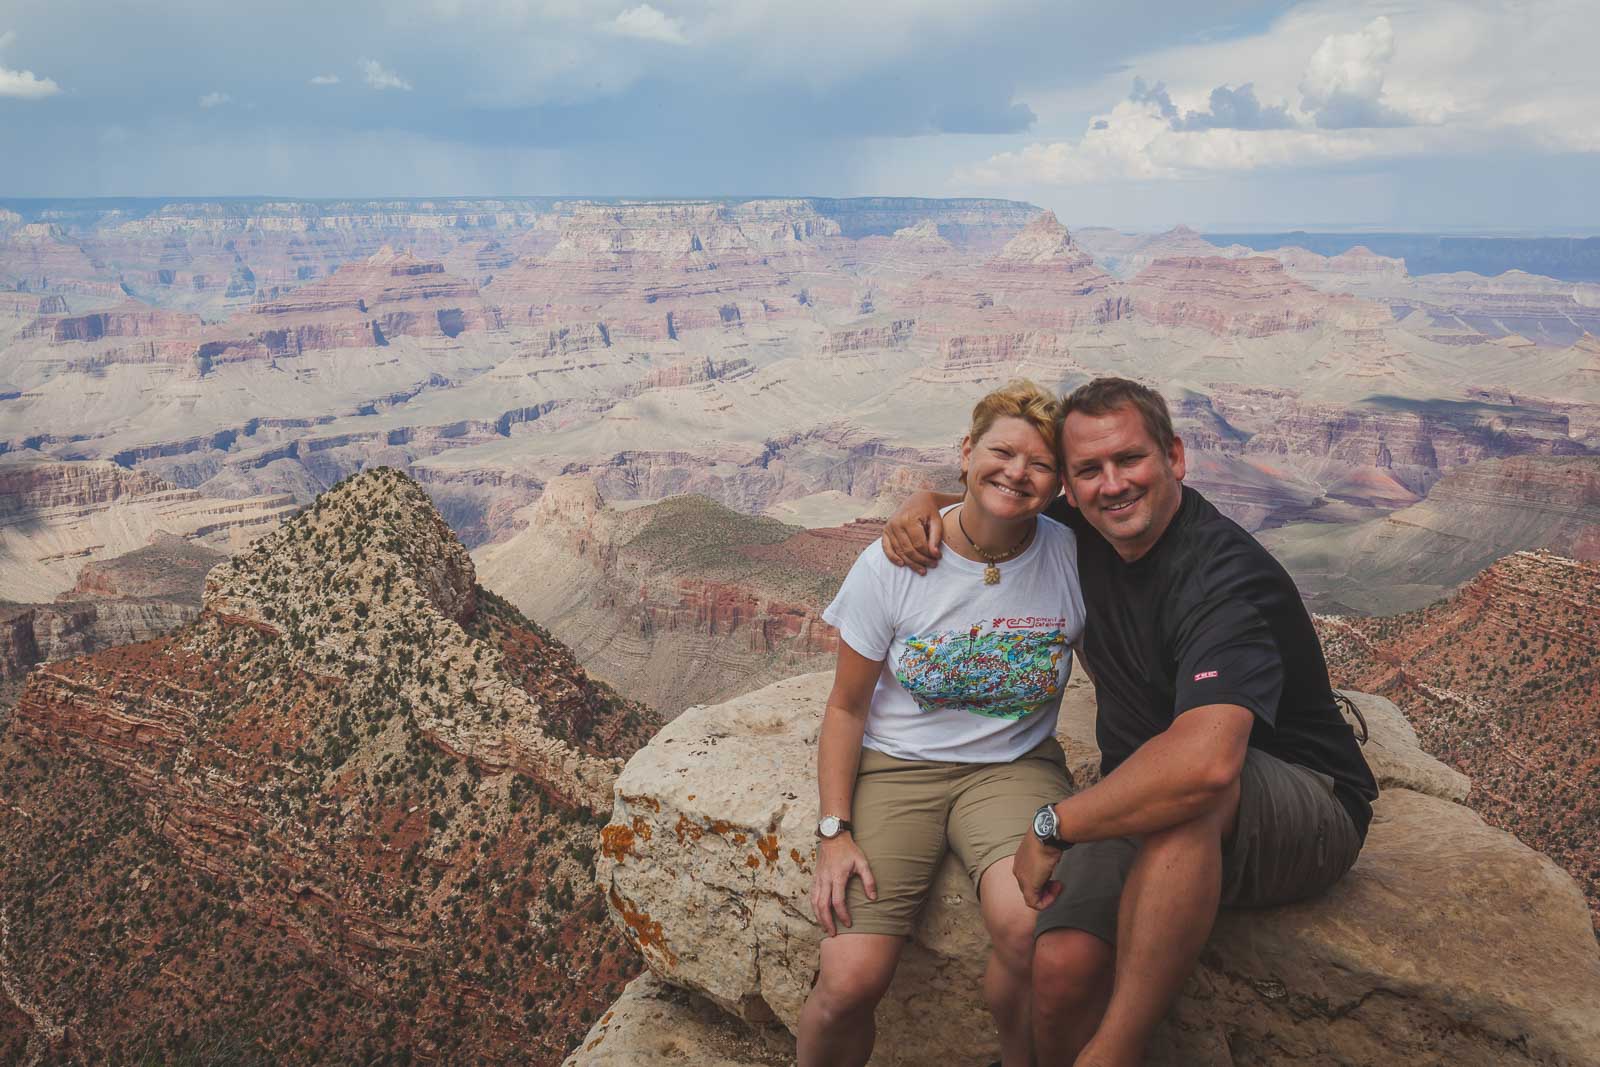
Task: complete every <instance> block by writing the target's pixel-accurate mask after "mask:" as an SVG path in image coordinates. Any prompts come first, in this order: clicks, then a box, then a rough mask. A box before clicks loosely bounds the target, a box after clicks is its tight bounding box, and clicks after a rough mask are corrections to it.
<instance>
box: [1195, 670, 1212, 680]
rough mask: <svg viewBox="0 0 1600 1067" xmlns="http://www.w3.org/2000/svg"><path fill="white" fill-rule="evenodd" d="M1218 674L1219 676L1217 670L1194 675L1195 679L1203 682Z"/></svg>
mask: <svg viewBox="0 0 1600 1067" xmlns="http://www.w3.org/2000/svg"><path fill="white" fill-rule="evenodd" d="M1216 676H1217V672H1216V671H1201V672H1200V673H1199V674H1197V675H1195V676H1194V680H1195V681H1197V682H1203V681H1205V680H1206V679H1207V678H1215V677H1216Z"/></svg>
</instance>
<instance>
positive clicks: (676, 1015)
mask: <svg viewBox="0 0 1600 1067" xmlns="http://www.w3.org/2000/svg"><path fill="white" fill-rule="evenodd" d="M793 1062H794V1039H793V1038H792V1037H790V1035H789V1032H788V1031H787V1030H785V1029H783V1027H781V1026H776V1025H771V1026H766V1027H762V1028H761V1030H760V1031H759V1032H758V1031H755V1030H752V1029H751V1028H750V1027H748V1026H745V1025H743V1024H741V1023H739V1022H738V1021H736V1020H734V1019H731V1018H729V1017H728V1016H727V1015H726V1014H724V1013H723V1012H720V1011H718V1010H717V1009H716V1008H714V1007H712V1006H711V1005H710V1004H707V1003H706V1002H705V1001H704V1000H702V999H701V998H699V997H697V996H695V995H694V994H693V993H690V992H689V991H688V990H686V989H682V988H679V987H678V986H674V985H669V984H668V983H666V982H663V981H662V980H661V979H659V978H657V977H656V976H655V975H654V974H652V973H650V972H649V971H646V972H645V973H644V974H641V975H640V976H639V977H637V978H635V979H634V980H633V981H632V982H629V983H628V988H627V989H625V990H623V992H622V996H621V998H619V999H618V1000H617V1002H616V1003H615V1004H613V1005H611V1007H610V1009H608V1010H607V1011H606V1013H605V1014H604V1015H602V1016H601V1017H600V1021H599V1022H597V1023H595V1024H594V1028H593V1029H591V1030H590V1031H589V1033H588V1034H587V1035H585V1036H584V1039H583V1041H582V1042H580V1043H579V1045H578V1047H577V1049H576V1050H575V1051H574V1052H573V1053H572V1055H571V1056H568V1057H567V1058H566V1060H565V1061H564V1062H563V1064H562V1067H786V1065H788V1064H792V1063H793Z"/></svg>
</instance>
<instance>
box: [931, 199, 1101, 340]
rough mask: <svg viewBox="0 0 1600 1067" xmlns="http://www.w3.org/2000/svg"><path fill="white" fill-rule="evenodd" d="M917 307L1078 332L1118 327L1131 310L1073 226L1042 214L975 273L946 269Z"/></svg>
mask: <svg viewBox="0 0 1600 1067" xmlns="http://www.w3.org/2000/svg"><path fill="white" fill-rule="evenodd" d="M906 300H907V302H908V303H910V304H911V305H912V306H915V307H922V308H927V309H929V312H932V311H933V310H934V309H939V310H941V311H944V312H946V313H949V312H965V313H966V314H965V315H964V316H963V321H969V322H970V321H972V319H973V316H972V314H971V313H972V312H982V313H983V314H982V316H980V317H979V319H980V321H981V320H982V319H994V320H997V321H1002V322H1005V321H1009V322H1014V323H1016V324H1018V325H1020V326H1022V327H1025V328H1034V329H1054V330H1073V329H1078V328H1080V327H1085V326H1093V325H1095V324H1100V323H1106V322H1112V321H1115V320H1117V319H1120V318H1122V317H1123V316H1124V315H1125V314H1126V311H1127V303H1126V300H1125V298H1124V297H1123V296H1122V295H1121V293H1120V292H1119V290H1118V288H1117V286H1116V283H1115V281H1114V279H1112V277H1111V276H1110V275H1109V274H1107V273H1106V272H1105V271H1103V270H1101V269H1100V267H1099V266H1097V265H1096V264H1095V262H1094V260H1093V258H1092V257H1090V255H1089V254H1088V253H1087V252H1085V251H1083V250H1082V249H1081V248H1079V247H1078V246H1077V245H1076V244H1074V243H1073V240H1072V237H1071V235H1070V234H1068V232H1067V228H1066V227H1065V226H1063V225H1061V223H1060V222H1058V221H1057V220H1056V217H1055V215H1053V214H1051V213H1050V212H1048V211H1046V212H1042V213H1041V214H1039V215H1038V216H1036V217H1035V218H1034V220H1033V221H1032V222H1030V223H1028V225H1027V226H1026V227H1025V228H1024V229H1023V231H1022V232H1021V233H1019V234H1017V236H1016V237H1014V238H1012V239H1011V240H1010V241H1009V242H1008V243H1007V244H1006V246H1005V247H1004V248H1002V249H1001V250H1000V251H999V252H998V253H997V254H996V255H995V256H994V257H993V258H991V259H988V260H986V261H984V263H983V264H981V265H980V266H978V267H976V268H968V269H964V270H963V269H952V270H948V271H940V272H937V273H935V274H931V275H929V276H928V277H926V278H923V279H922V280H921V281H920V282H918V283H917V284H916V285H915V287H914V288H913V289H912V290H911V291H909V292H908V293H907V294H906Z"/></svg>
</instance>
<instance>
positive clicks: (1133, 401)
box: [1061, 378, 1178, 452]
mask: <svg viewBox="0 0 1600 1067" xmlns="http://www.w3.org/2000/svg"><path fill="white" fill-rule="evenodd" d="M1125 407H1131V408H1133V409H1134V410H1135V411H1137V412H1138V413H1139V417H1140V418H1141V419H1143V420H1144V428H1145V432H1147V433H1148V434H1149V435H1150V438H1151V440H1153V441H1155V443H1156V444H1157V445H1158V446H1159V447H1160V449H1161V451H1163V452H1170V451H1172V442H1173V441H1174V440H1176V439H1177V436H1178V435H1177V434H1176V433H1174V432H1173V430H1172V414H1171V412H1169V411H1168V410H1167V402H1166V401H1165V400H1163V399H1162V398H1161V394H1160V393H1158V392H1156V391H1155V390H1154V389H1151V388H1150V387H1149V386H1145V385H1140V384H1139V383H1138V382H1135V381H1130V380H1128V379H1127V378H1096V379H1095V380H1094V381H1092V382H1086V383H1084V384H1083V385H1080V386H1078V387H1077V388H1076V389H1074V390H1073V391H1072V392H1071V393H1068V394H1067V397H1066V399H1065V400H1063V401H1062V402H1061V421H1063V422H1065V421H1066V418H1067V416H1068V415H1071V414H1072V413H1073V412H1074V411H1078V412H1082V413H1083V414H1085V415H1109V414H1111V412H1113V411H1119V410H1121V409H1122V408H1125Z"/></svg>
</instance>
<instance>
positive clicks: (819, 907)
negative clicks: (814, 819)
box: [811, 830, 878, 937]
mask: <svg viewBox="0 0 1600 1067" xmlns="http://www.w3.org/2000/svg"><path fill="white" fill-rule="evenodd" d="M853 875H859V876H860V878H861V888H862V889H865V890H866V891H867V899H868V900H877V899H878V883H877V882H876V881H875V880H874V879H873V877H872V868H870V867H868V866H867V855H866V853H864V852H862V851H861V846H859V845H857V844H856V841H855V838H853V837H851V836H850V832H849V831H848V830H846V831H845V832H844V833H842V834H840V835H839V836H838V837H833V838H828V839H826V840H823V841H819V842H817V873H816V877H815V878H813V879H812V881H811V910H812V912H813V913H815V914H816V916H817V922H819V923H821V924H822V929H823V931H824V932H826V933H827V935H828V936H829V937H832V936H834V935H835V934H837V933H838V932H839V931H838V928H837V926H836V920H835V918H834V914H835V913H836V912H837V913H838V919H837V922H838V923H842V924H844V925H845V926H849V925H850V908H849V907H848V906H847V905H846V904H845V890H846V889H847V888H848V887H849V885H850V878H851V876H853Z"/></svg>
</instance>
